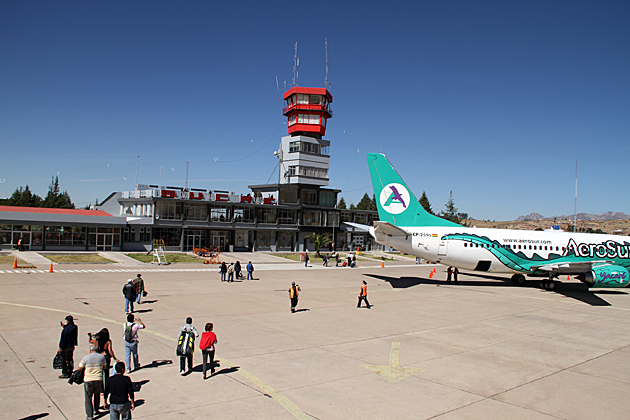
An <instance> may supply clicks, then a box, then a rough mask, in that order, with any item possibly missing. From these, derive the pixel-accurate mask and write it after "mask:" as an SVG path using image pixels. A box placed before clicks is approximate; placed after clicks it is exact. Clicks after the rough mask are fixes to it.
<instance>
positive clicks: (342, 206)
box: [337, 197, 346, 210]
mask: <svg viewBox="0 0 630 420" xmlns="http://www.w3.org/2000/svg"><path fill="white" fill-rule="evenodd" d="M337 208H338V209H341V210H345V209H346V200H344V199H343V197H341V198H340V199H339V203H337Z"/></svg>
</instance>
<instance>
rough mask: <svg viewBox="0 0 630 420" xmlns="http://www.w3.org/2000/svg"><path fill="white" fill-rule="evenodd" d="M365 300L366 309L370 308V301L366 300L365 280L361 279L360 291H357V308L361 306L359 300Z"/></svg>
mask: <svg viewBox="0 0 630 420" xmlns="http://www.w3.org/2000/svg"><path fill="white" fill-rule="evenodd" d="M362 300H364V301H365V305H366V306H367V308H368V309H370V308H371V306H370V302H368V300H367V282H366V281H365V280H363V284H362V285H361V291H360V292H359V303H357V308H360V307H361V301H362Z"/></svg>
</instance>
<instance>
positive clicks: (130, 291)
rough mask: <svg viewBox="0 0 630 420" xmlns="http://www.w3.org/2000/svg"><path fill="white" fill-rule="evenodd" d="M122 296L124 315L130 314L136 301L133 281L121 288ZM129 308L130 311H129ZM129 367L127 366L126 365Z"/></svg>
mask: <svg viewBox="0 0 630 420" xmlns="http://www.w3.org/2000/svg"><path fill="white" fill-rule="evenodd" d="M122 292H123V295H124V296H125V313H126V314H130V313H131V312H133V303H134V302H135V301H136V297H138V295H137V294H136V285H135V284H134V283H133V279H129V280H127V284H125V285H124V286H123V289H122ZM129 307H131V311H130V310H129ZM127 366H129V364H127Z"/></svg>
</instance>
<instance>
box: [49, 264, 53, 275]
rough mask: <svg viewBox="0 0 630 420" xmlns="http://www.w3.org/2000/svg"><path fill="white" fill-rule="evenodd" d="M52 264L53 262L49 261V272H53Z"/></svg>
mask: <svg viewBox="0 0 630 420" xmlns="http://www.w3.org/2000/svg"><path fill="white" fill-rule="evenodd" d="M52 265H53V263H50V270H48V272H49V273H54V271H53V267H52Z"/></svg>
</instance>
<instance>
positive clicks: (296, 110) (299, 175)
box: [279, 86, 333, 186]
mask: <svg viewBox="0 0 630 420" xmlns="http://www.w3.org/2000/svg"><path fill="white" fill-rule="evenodd" d="M284 100H285V107H284V109H283V114H284V115H285V116H286V117H287V124H288V126H289V135H288V136H286V137H283V138H282V143H281V144H280V150H279V153H280V156H279V157H280V167H281V176H280V183H281V184H294V185H295V184H308V185H317V186H327V185H328V168H329V166H330V153H329V148H330V141H328V140H324V139H322V137H323V136H324V134H326V122H327V121H328V119H329V118H332V110H331V108H330V104H331V103H332V100H333V99H332V95H331V94H330V92H329V91H328V89H325V88H309V87H297V86H295V87H293V88H291V89H289V90H288V91H286V92H285V93H284Z"/></svg>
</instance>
